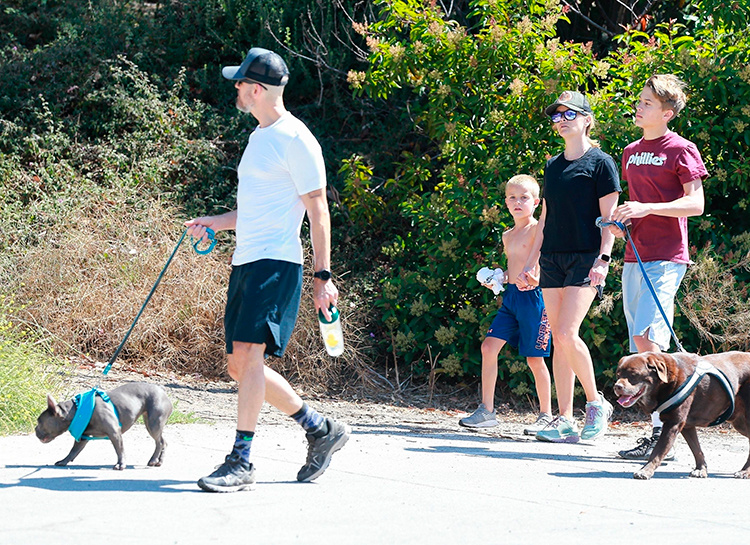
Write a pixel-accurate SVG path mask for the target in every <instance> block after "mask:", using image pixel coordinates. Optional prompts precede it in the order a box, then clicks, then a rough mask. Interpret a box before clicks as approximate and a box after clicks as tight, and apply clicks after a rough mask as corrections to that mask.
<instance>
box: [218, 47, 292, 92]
mask: <svg viewBox="0 0 750 545" xmlns="http://www.w3.org/2000/svg"><path fill="white" fill-rule="evenodd" d="M221 75H222V76H224V77H225V78H227V79H230V80H235V81H236V80H242V79H249V80H252V81H257V82H258V83H265V84H266V85H274V86H277V87H281V86H284V85H286V83H287V81H289V68H287V66H286V63H285V62H284V59H282V58H281V57H280V56H279V55H278V54H276V53H274V52H273V51H269V50H268V49H263V48H262V47H253V48H252V49H251V50H250V51H248V52H247V56H246V57H245V60H244V61H242V64H241V65H239V66H225V67H224V68H222V70H221Z"/></svg>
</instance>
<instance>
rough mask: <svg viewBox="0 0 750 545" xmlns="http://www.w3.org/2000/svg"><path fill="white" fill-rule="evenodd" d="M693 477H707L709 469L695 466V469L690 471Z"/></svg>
mask: <svg viewBox="0 0 750 545" xmlns="http://www.w3.org/2000/svg"><path fill="white" fill-rule="evenodd" d="M690 476H691V477H695V478H696V479H705V478H706V477H708V470H707V469H706V468H705V467H704V468H697V467H696V468H695V469H694V470H693V471H691V472H690Z"/></svg>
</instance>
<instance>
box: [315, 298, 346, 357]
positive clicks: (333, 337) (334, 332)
mask: <svg viewBox="0 0 750 545" xmlns="http://www.w3.org/2000/svg"><path fill="white" fill-rule="evenodd" d="M328 311H329V312H330V313H331V320H330V321H328V320H326V317H325V316H323V312H322V311H320V310H319V311H318V322H319V323H320V334H321V335H322V336H323V344H325V345H326V351H327V352H328V355H330V356H340V355H341V354H343V353H344V334H343V333H342V332H341V320H340V319H339V318H340V316H339V309H337V308H336V307H335V306H333V305H331V307H330V308H329V309H328Z"/></svg>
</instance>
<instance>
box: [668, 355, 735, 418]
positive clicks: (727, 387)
mask: <svg viewBox="0 0 750 545" xmlns="http://www.w3.org/2000/svg"><path fill="white" fill-rule="evenodd" d="M706 375H711V376H714V377H716V378H717V379H719V383H720V384H721V385H722V387H723V388H724V391H726V393H727V395H728V396H729V408H728V409H727V410H726V411H724V412H723V413H722V414H721V415H720V416H719V418H717V419H716V420H714V421H713V422H711V423H710V424H709V426H718V425H719V424H721V423H722V422H724V421H726V420H727V419H728V418H730V417H731V416H732V414H733V413H734V388H732V384H731V383H730V382H729V379H728V378H727V377H726V375H725V374H724V373H723V372H722V371H721V370H720V369H717V368H716V367H714V366H713V365H711V364H710V363H708V362H706V361H699V362H698V365H696V366H695V371H694V372H693V374H692V375H690V376H689V377H688V379H687V380H686V381H685V382H683V383H682V385H681V386H680V387H679V388H677V391H675V393H674V394H672V397H670V398H669V399H667V400H666V401H665V402H664V403H662V404H661V405H659V406H658V407H657V408H656V412H658V413H659V414H661V413H666V412H669V411H671V410H672V409H674V408H675V407H677V406H678V405H680V404H681V403H682V402H683V401H685V400H686V399H687V398H688V396H689V395H690V394H691V393H693V390H695V388H696V387H697V386H698V384H699V383H700V381H701V379H702V378H703V377H704V376H706Z"/></svg>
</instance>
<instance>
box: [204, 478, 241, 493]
mask: <svg viewBox="0 0 750 545" xmlns="http://www.w3.org/2000/svg"><path fill="white" fill-rule="evenodd" d="M198 486H199V487H201V489H203V490H205V491H206V492H239V491H240V490H253V488H254V487H255V483H246V484H239V485H236V486H216V485H214V484H211V483H207V482H205V481H204V480H203V479H200V480H199V481H198Z"/></svg>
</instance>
